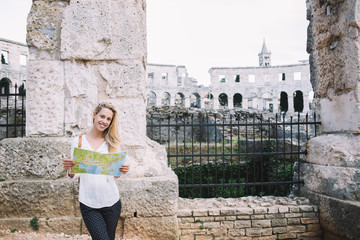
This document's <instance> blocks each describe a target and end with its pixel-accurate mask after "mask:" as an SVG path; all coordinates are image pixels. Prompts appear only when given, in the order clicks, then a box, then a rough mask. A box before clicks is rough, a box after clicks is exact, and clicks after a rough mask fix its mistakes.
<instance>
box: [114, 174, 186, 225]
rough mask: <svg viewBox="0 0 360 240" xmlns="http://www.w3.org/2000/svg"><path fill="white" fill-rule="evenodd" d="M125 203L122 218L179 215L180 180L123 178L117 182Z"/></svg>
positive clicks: (175, 178)
mask: <svg viewBox="0 0 360 240" xmlns="http://www.w3.org/2000/svg"><path fill="white" fill-rule="evenodd" d="M117 183H118V187H119V191H120V197H121V201H122V203H123V206H122V207H123V209H122V217H125V218H129V217H130V218H131V217H134V216H137V217H141V218H143V217H161V216H174V215H176V213H177V201H178V196H179V193H178V180H177V177H176V175H175V174H174V173H172V174H169V175H168V176H163V177H151V178H150V177H149V178H135V179H134V178H123V177H121V178H120V180H119V181H118V182H117Z"/></svg>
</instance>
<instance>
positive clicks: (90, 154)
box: [71, 148, 126, 176]
mask: <svg viewBox="0 0 360 240" xmlns="http://www.w3.org/2000/svg"><path fill="white" fill-rule="evenodd" d="M125 157H126V152H121V153H108V154H102V153H98V152H94V151H90V150H84V149H80V148H75V149H74V155H73V161H74V162H75V166H74V167H72V168H71V173H89V174H103V175H111V176H120V175H121V174H122V173H121V172H120V171H119V168H120V167H121V166H122V165H123V164H124V163H125Z"/></svg>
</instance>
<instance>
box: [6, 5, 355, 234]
mask: <svg viewBox="0 0 360 240" xmlns="http://www.w3.org/2000/svg"><path fill="white" fill-rule="evenodd" d="M306 4H307V8H308V10H307V19H308V20H309V21H310V24H309V28H308V47H307V49H308V52H309V53H310V72H311V83H312V86H313V89H314V92H315V102H316V104H315V107H316V110H317V112H318V113H319V117H320V118H321V121H322V125H321V130H322V135H321V136H318V137H315V138H313V139H311V140H310V141H309V142H308V143H307V149H308V156H307V158H306V162H305V163H303V164H302V170H303V178H304V181H305V185H304V187H303V188H302V193H301V194H302V195H303V196H305V197H308V198H309V199H310V201H311V204H310V202H308V200H306V199H305V198H300V199H298V201H296V200H295V202H292V200H291V199H288V198H286V199H285V200H281V199H271V198H270V199H266V198H263V199H260V200H258V199H251V198H246V199H244V202H243V203H241V204H240V205H239V206H241V207H240V208H239V206H238V205H236V204H235V209H234V207H233V205H232V204H234V203H233V202H231V201H229V202H226V203H224V202H223V204H224V205H221V204H222V203H221V201H218V200H216V199H213V200H212V202H211V203H209V205H211V206H213V208H211V207H208V206H209V205H205V204H204V202H200V204H202V206H205V208H206V209H205V210H204V209H201V207H199V205H198V204H199V203H197V202H196V201H189V202H187V201H185V202H182V200H181V201H179V199H178V183H177V178H176V176H175V174H174V173H173V172H172V171H171V169H170V168H168V167H167V164H166V152H165V149H164V147H161V146H160V145H159V144H157V143H155V142H153V141H151V140H149V139H148V138H147V137H146V131H145V126H146V119H145V108H146V26H145V11H146V3H145V0H137V1H134V0H124V1H110V0H70V1H69V0H42V1H40V0H38V1H34V2H33V5H32V8H31V12H30V14H29V17H28V36H27V42H28V44H29V46H30V49H29V50H30V55H29V64H28V71H29V74H28V78H27V117H26V119H27V123H26V124H27V125H26V126H27V137H26V138H18V139H4V140H2V141H1V142H0V153H1V154H0V176H2V178H4V179H5V181H2V182H1V183H0V189H1V191H0V199H3V200H4V201H2V202H1V203H2V204H0V228H1V229H10V228H12V227H13V226H17V228H18V229H23V230H25V231H31V229H30V227H29V226H28V225H29V220H30V219H31V218H32V217H34V216H39V217H40V224H41V228H40V231H47V232H67V233H74V234H75V233H76V234H78V233H86V229H85V227H84V224H83V223H82V221H81V216H80V212H79V207H78V201H77V188H78V186H77V184H75V183H73V182H69V181H68V180H67V179H66V178H65V171H64V170H63V168H62V165H61V160H62V159H63V158H64V157H66V156H68V154H69V153H68V151H69V145H70V140H71V139H70V138H69V137H66V136H73V135H79V134H81V133H83V132H85V131H86V130H87V128H88V127H89V126H90V125H91V122H90V120H91V118H90V116H91V113H92V110H93V108H94V106H95V105H96V104H97V102H99V101H104V100H107V101H111V102H112V103H113V104H114V105H116V106H117V107H118V109H120V115H121V116H122V117H121V118H120V119H119V123H120V126H122V127H121V129H120V131H121V135H122V136H123V145H122V146H123V148H124V149H125V148H126V149H129V150H131V154H130V157H129V160H128V161H129V164H130V165H131V168H132V170H131V172H130V173H129V174H128V176H126V177H123V178H121V179H120V180H119V181H118V185H119V189H120V194H121V197H122V201H123V204H124V209H123V213H122V218H121V224H119V229H118V233H117V234H118V236H122V237H124V238H128V239H131V238H132V239H146V240H149V239H164V240H165V239H166V240H167V239H174V240H175V239H179V233H180V234H184V235H185V233H188V237H187V238H185V237H184V238H182V240H184V239H198V240H199V239H208V238H209V236H211V237H218V238H222V237H225V234H223V232H222V229H224V228H226V229H227V230H228V229H231V231H230V232H231V233H232V234H233V233H235V234H237V235H231V236H229V235H226V237H232V238H239V239H241V238H243V237H246V239H276V237H277V234H279V235H280V234H284V235H283V236H281V237H283V239H289V238H290V239H291V238H300V236H301V235H300V234H305V235H302V236H301V238H303V239H306V238H312V239H319V238H321V236H322V233H321V228H322V231H323V232H324V235H323V238H324V239H358V238H359V237H360V232H359V231H360V227H359V226H360V219H359V215H360V207H359V200H360V190H359V179H360V172H359V152H360V150H359V147H358V142H359V129H360V128H359V126H360V125H359V122H360V121H359V120H360V114H359V109H360V108H359V101H360V100H359V68H358V66H359V57H358V55H359V16H358V15H359V11H358V10H359V8H360V3H359V2H358V1H356V0H348V1H344V0H307V1H306ZM38 86H41V88H39V87H38ZM129 186H130V187H129ZM279 202H281V203H282V204H277V203H279ZM178 204H179V206H181V207H184V208H185V207H187V208H186V209H185V210H184V211H179V207H178ZM216 204H218V205H217V206H218V207H219V208H215V207H214V206H215V205H216ZM284 204H285V205H284ZM273 205H276V206H277V207H276V208H272V207H271V206H273ZM317 206H318V207H317ZM244 208H245V209H244ZM318 213H319V216H320V224H321V227H320V225H319V224H318V222H319V219H318V217H317V214H318ZM200 217H204V218H201V219H200ZM271 217H275V218H276V219H278V220H275V221H272V220H269V219H266V218H271ZM178 218H179V220H178ZM184 218H188V219H186V220H185V222H184V220H183V219H184ZM205 218H206V219H205ZM245 218H246V219H245ZM255 218H257V219H255ZM309 218H310V219H309ZM198 220H199V221H200V223H201V222H204V224H205V223H206V224H207V225H206V226H203V228H204V229H205V231H202V230H204V229H201V225H200V224H198V223H199V221H198ZM186 221H189V222H186ZM250 224H251V227H250ZM285 224H286V225H285ZM199 225H200V226H199ZM293 225H295V226H296V227H294V226H293ZM309 225H311V227H310V229H309ZM217 226H220V227H219V228H218V229H216V230H218V231H219V234H218V235H215V234H212V233H211V230H212V229H210V228H214V229H215V228H217ZM246 226H247V227H246ZM274 228H276V230H274ZM194 229H195V230H194ZM244 229H245V230H244ZM269 229H271V230H269ZM179 230H180V231H181V232H179ZM198 231H200V233H198ZM270 231H271V235H270ZM279 231H280V232H279ZM281 231H283V232H281ZM227 233H229V232H227ZM294 233H299V235H297V234H294Z"/></svg>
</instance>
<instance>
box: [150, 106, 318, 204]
mask: <svg viewBox="0 0 360 240" xmlns="http://www.w3.org/2000/svg"><path fill="white" fill-rule="evenodd" d="M319 124H320V122H319V121H317V120H316V115H315V114H313V115H311V116H309V115H308V114H306V115H303V114H300V113H298V114H296V115H295V116H294V117H293V116H286V115H285V114H281V115H279V114H276V115H273V117H269V118H268V119H266V120H264V118H263V116H262V115H256V114H251V113H235V114H233V115H227V116H220V117H219V116H218V115H217V114H211V113H198V114H191V115H187V114H171V115H170V114H169V115H168V116H164V115H163V114H162V115H157V114H156V115H155V114H154V115H150V116H148V119H147V135H148V136H149V137H150V138H151V139H153V140H155V141H157V142H159V143H161V144H163V145H165V146H166V149H167V157H168V164H169V166H171V167H172V168H173V170H174V171H175V173H176V174H177V175H178V178H179V188H180V196H181V197H189V198H195V197H242V196H249V195H258V196H262V195H278V196H286V195H288V194H289V193H290V191H291V189H292V188H293V187H294V186H297V187H298V188H300V185H301V184H303V181H302V180H301V178H300V174H299V169H300V168H299V167H300V163H301V162H300V160H301V158H302V157H304V156H305V154H306V150H305V142H306V141H307V140H309V139H310V138H311V137H314V136H316V135H317V125H319Z"/></svg>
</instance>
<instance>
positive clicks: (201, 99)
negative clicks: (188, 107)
mask: <svg viewBox="0 0 360 240" xmlns="http://www.w3.org/2000/svg"><path fill="white" fill-rule="evenodd" d="M199 107H200V108H205V98H200V106H199Z"/></svg>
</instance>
